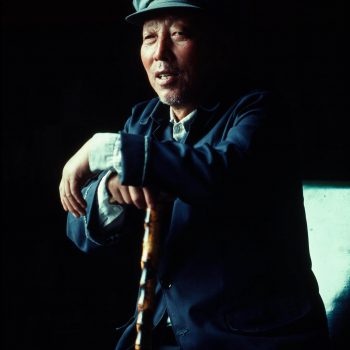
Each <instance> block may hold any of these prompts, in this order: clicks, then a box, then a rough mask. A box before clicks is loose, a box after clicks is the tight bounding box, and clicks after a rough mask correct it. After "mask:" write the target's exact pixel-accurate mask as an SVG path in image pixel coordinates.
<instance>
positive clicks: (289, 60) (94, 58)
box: [1, 0, 350, 350]
mask: <svg viewBox="0 0 350 350" xmlns="http://www.w3.org/2000/svg"><path fill="white" fill-rule="evenodd" d="M218 3H219V2H218ZM131 11H132V6H131V1H116V0H114V1H111V0H100V1H99V2H94V3H91V4H90V3H88V2H83V1H77V0H76V1H75V0H72V1H67V0H61V1H40V0H32V1H24V0H18V1H10V0H8V1H5V2H3V4H2V78H3V79H2V138H1V142H2V160H1V164H2V171H1V175H2V193H1V197H2V213H3V214H4V215H3V217H2V225H1V227H2V229H1V231H2V241H3V244H2V259H3V261H2V262H3V269H2V270H3V272H2V283H3V288H2V289H3V295H2V302H3V305H2V306H3V311H2V315H3V318H4V320H3V321H4V322H5V326H3V327H2V331H3V335H2V342H3V346H2V348H3V349H22V348H25V349H27V350H30V349H56V348H57V349H58V348H60V349H65V350H70V349H84V348H85V349H99V350H103V349H113V346H114V344H115V341H116V339H117V337H118V334H117V333H116V332H115V327H116V326H117V325H120V324H121V323H123V322H125V321H127V319H128V318H129V315H130V314H131V312H132V311H133V308H134V303H135V301H136V292H137V282H138V281H137V280H138V272H139V267H138V261H137V260H138V258H136V256H138V253H139V251H138V250H139V248H138V247H139V245H138V242H137V243H136V246H134V247H129V248H130V249H128V250H127V249H126V250H125V254H122V255H123V256H116V257H110V256H87V255H85V254H83V253H81V252H80V251H78V250H77V249H76V248H75V247H74V246H73V244H72V243H71V242H70V241H68V239H67V238H66V237H65V213H64V211H63V210H62V208H61V206H60V202H59V197H58V184H59V180H60V176H61V171H62V167H63V165H64V163H65V162H66V161H67V160H68V158H69V157H70V156H71V155H72V154H73V153H74V152H75V151H76V150H77V148H78V147H79V146H80V145H81V144H82V143H83V142H85V141H86V140H87V139H88V138H89V137H90V136H92V134H94V133H95V132H97V131H115V130H118V129H119V128H120V127H121V126H122V124H123V122H124V121H125V119H126V118H127V117H128V115H129V112H130V108H131V106H132V105H133V104H135V103H136V102H139V101H140V100H144V99H146V98H148V97H150V96H153V93H152V91H151V90H150V88H149V87H148V84H147V80H146V76H145V74H144V72H143V70H142V67H141V64H140V60H139V57H138V55H139V53H138V51H139V46H138V41H139V39H140V34H139V33H138V32H137V30H136V29H135V28H133V27H131V26H130V25H127V24H125V23H124V20H123V19H124V17H125V15H127V14H129V13H130V12H131ZM240 11H241V15H240V16H239V17H238V18H239V22H238V25H239V26H238V27H239V28H240V29H239V31H240V36H241V41H240V46H239V52H238V53H237V54H239V55H240V57H241V58H242V62H244V65H243V66H242V70H244V71H246V72H248V73H249V74H251V75H252V76H253V77H255V78H258V80H260V81H266V82H267V83H268V84H272V85H274V86H276V87H278V89H279V90H280V92H281V93H282V95H283V96H284V97H285V98H286V99H287V100H288V101H289V102H290V104H291V108H292V109H293V113H294V116H295V118H296V121H297V125H298V128H297V137H298V142H299V144H300V147H301V151H302V153H301V162H302V167H303V168H302V169H303V177H304V179H309V180H318V181H320V180H322V181H345V180H349V179H350V174H349V170H348V169H347V164H346V163H347V162H348V158H349V156H348V155H349V149H350V146H349V139H350V138H349V136H348V130H347V128H346V122H347V116H346V111H345V102H346V96H345V81H344V80H345V79H344V75H345V59H344V51H345V49H344V48H345V46H346V42H347V40H346V36H345V29H344V26H345V8H344V2H340V1H338V2H336V1H332V2H327V3H325V5H322V4H321V3H320V2H318V1H314V2H313V1H303V2H300V4H299V3H298V2H295V1H277V0H275V1H273V0H269V1H258V0H256V1H253V0H250V1H245V2H244V6H243V5H242V6H241V8H240ZM135 42H136V44H135ZM234 49H237V47H236V48H233V50H234ZM125 267H127V268H125ZM123 270H124V272H123ZM339 327H340V328H341V327H344V326H343V325H340V326H339ZM340 328H339V329H340ZM335 333H336V334H335V335H336V336H337V337H338V338H336V339H335V342H336V343H337V344H338V343H339V342H340V339H341V338H340V337H341V336H343V335H341V334H340V333H341V332H335ZM340 348H341V346H340V345H339V346H338V347H337V349H340Z"/></svg>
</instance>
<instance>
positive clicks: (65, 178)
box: [59, 141, 92, 217]
mask: <svg viewBox="0 0 350 350" xmlns="http://www.w3.org/2000/svg"><path fill="white" fill-rule="evenodd" d="M91 175H92V172H91V170H90V167H89V141H88V142H86V143H85V144H84V146H83V147H81V148H80V149H79V151H78V152H77V153H75V154H74V156H73V157H72V158H70V159H69V161H68V162H67V163H66V165H65V166H64V168H63V172H62V179H61V182H60V185H59V192H60V198H61V203H62V206H63V209H64V210H65V211H70V212H71V213H72V214H73V215H74V216H75V217H80V216H82V215H85V213H86V212H85V208H86V202H85V200H84V199H83V197H82V195H81V188H82V186H83V185H84V183H85V182H86V180H87V179H88V178H89V177H91Z"/></svg>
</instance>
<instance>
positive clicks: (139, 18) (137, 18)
mask: <svg viewBox="0 0 350 350" xmlns="http://www.w3.org/2000/svg"><path fill="white" fill-rule="evenodd" d="M171 9H178V10H180V9H184V10H197V11H198V10H202V8H201V7H199V6H195V5H188V4H183V3H182V4H174V5H171V6H169V5H158V6H157V7H153V8H147V9H144V10H141V11H138V12H135V13H132V14H131V15H129V16H126V17H125V20H126V21H127V22H128V23H131V24H142V23H143V22H144V21H145V19H147V18H149V17H150V16H152V15H153V14H157V13H161V12H164V11H166V10H171Z"/></svg>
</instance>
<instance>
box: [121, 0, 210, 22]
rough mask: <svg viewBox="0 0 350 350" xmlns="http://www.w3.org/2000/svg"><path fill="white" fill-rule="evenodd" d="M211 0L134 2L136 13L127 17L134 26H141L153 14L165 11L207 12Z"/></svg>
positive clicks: (150, 0)
mask: <svg viewBox="0 0 350 350" xmlns="http://www.w3.org/2000/svg"><path fill="white" fill-rule="evenodd" d="M210 2H212V1H209V0H133V5H134V7H135V10H136V12H134V13H132V14H131V15H129V16H127V17H125V20H126V21H127V22H129V23H132V24H140V23H142V22H143V20H144V19H145V18H146V17H147V16H149V15H150V14H152V13H155V12H159V11H161V10H165V9H171V8H172V9H181V8H182V9H188V10H207V9H208V8H209V4H210Z"/></svg>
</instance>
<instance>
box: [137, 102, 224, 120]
mask: <svg viewBox="0 0 350 350" xmlns="http://www.w3.org/2000/svg"><path fill="white" fill-rule="evenodd" d="M219 106H220V102H218V101H216V102H213V103H206V104H201V105H199V106H198V116H197V117H196V119H201V121H202V122H204V124H207V123H208V122H209V121H210V119H211V118H212V117H213V116H214V115H215V114H216V113H215V111H216V110H217V109H218V108H219ZM169 108H170V107H169V106H168V105H166V104H164V103H162V102H161V101H160V100H159V98H154V99H152V100H151V101H150V105H149V107H148V108H147V110H146V111H145V113H143V115H142V116H141V118H140V124H147V123H148V121H149V119H152V120H154V121H155V122H156V123H158V124H161V123H163V122H168V121H169V120H170V118H169ZM196 124H197V123H196Z"/></svg>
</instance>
